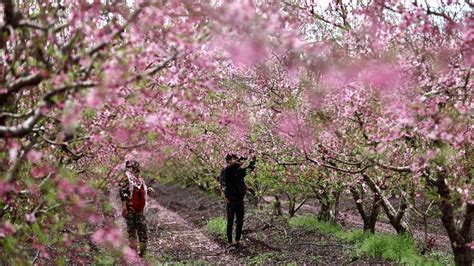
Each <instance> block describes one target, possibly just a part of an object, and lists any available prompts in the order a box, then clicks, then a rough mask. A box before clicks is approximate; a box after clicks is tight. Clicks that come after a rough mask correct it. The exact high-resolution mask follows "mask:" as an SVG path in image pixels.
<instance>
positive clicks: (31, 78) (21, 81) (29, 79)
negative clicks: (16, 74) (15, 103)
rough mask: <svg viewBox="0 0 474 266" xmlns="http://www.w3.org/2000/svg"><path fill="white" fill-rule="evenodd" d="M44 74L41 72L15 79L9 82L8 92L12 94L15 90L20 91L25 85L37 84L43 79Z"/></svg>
mask: <svg viewBox="0 0 474 266" xmlns="http://www.w3.org/2000/svg"><path fill="white" fill-rule="evenodd" d="M43 79H44V76H43V75H41V74H40V73H35V74H31V75H28V76H24V77H21V78H18V79H16V80H15V81H13V82H11V83H10V84H7V94H12V93H15V92H18V91H20V90H21V89H23V88H24V87H28V86H36V85H38V84H40V83H41V81H43Z"/></svg>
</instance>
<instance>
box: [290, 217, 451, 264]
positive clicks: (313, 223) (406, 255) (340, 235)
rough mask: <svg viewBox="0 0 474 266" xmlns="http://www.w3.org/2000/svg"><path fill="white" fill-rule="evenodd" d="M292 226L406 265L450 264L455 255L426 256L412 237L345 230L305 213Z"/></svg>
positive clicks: (371, 255)
mask: <svg viewBox="0 0 474 266" xmlns="http://www.w3.org/2000/svg"><path fill="white" fill-rule="evenodd" d="M288 223H289V224H290V226H291V227H292V228H296V229H303V230H306V231H309V232H320V233H323V234H329V235H331V236H333V237H334V238H336V239H338V240H342V241H345V242H350V243H352V244H354V247H355V248H356V253H357V254H364V255H366V256H369V257H374V258H383V259H386V260H388V261H394V262H399V263H403V264H406V265H450V264H453V258H452V256H449V255H447V254H445V253H443V252H434V253H431V254H428V255H426V256H422V255H420V254H419V252H418V250H417V248H416V244H415V241H414V240H413V238H412V237H411V236H404V235H391V234H382V233H376V234H369V233H365V232H364V231H362V230H344V229H343V228H342V227H341V226H340V225H338V224H335V223H332V222H327V221H321V220H319V219H318V218H317V216H316V215H312V214H306V215H301V216H296V217H293V218H291V219H290V220H289V221H288Z"/></svg>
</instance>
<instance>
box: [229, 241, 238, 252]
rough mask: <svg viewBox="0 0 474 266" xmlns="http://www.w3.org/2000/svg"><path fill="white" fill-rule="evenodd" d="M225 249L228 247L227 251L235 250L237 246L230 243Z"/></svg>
mask: <svg viewBox="0 0 474 266" xmlns="http://www.w3.org/2000/svg"><path fill="white" fill-rule="evenodd" d="M227 249H228V250H229V251H235V250H237V248H236V247H235V245H234V244H232V243H231V244H228V245H227Z"/></svg>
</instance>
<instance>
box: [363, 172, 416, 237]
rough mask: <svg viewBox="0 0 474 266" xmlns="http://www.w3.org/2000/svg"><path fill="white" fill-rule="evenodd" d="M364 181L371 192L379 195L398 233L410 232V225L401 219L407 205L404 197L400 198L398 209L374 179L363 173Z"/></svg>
mask: <svg viewBox="0 0 474 266" xmlns="http://www.w3.org/2000/svg"><path fill="white" fill-rule="evenodd" d="M363 177H364V181H365V182H366V183H367V185H368V186H369V187H370V189H371V190H372V192H374V194H376V195H377V196H378V197H380V200H381V205H382V208H383V210H384V212H385V214H386V215H387V217H388V219H389V222H390V224H391V225H392V226H393V228H395V230H396V231H397V233H398V234H406V233H408V234H411V230H410V227H409V226H408V224H407V223H406V222H405V221H403V215H404V214H405V210H406V209H407V207H408V205H407V204H406V202H405V199H402V203H401V204H400V208H399V210H398V211H396V210H395V208H394V207H393V206H392V204H391V203H390V201H388V199H387V197H385V195H384V194H383V191H382V189H380V187H379V186H378V185H377V183H375V181H374V180H373V179H372V178H370V177H369V176H368V175H363Z"/></svg>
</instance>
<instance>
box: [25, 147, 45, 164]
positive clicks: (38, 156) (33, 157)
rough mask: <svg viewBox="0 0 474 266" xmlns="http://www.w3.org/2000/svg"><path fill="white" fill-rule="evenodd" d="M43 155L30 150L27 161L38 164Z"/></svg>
mask: <svg viewBox="0 0 474 266" xmlns="http://www.w3.org/2000/svg"><path fill="white" fill-rule="evenodd" d="M42 156H43V154H42V153H41V152H39V151H37V150H30V151H29V152H28V153H27V154H26V159H27V160H28V161H29V162H31V163H37V162H38V161H39V160H41V157H42Z"/></svg>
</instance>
